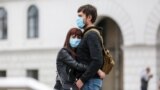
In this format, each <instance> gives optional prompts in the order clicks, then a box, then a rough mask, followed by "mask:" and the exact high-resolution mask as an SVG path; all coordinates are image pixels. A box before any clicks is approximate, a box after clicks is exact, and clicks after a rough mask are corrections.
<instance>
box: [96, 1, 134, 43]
mask: <svg viewBox="0 0 160 90" xmlns="http://www.w3.org/2000/svg"><path fill="white" fill-rule="evenodd" d="M98 4H100V3H98ZM101 4H102V3H101ZM103 4H104V2H103ZM99 8H101V9H100V10H98V11H99V12H98V13H99V19H102V17H103V16H105V17H109V18H111V19H113V20H114V21H115V22H116V23H117V25H118V26H119V27H120V30H121V32H122V37H123V41H124V45H127V46H128V45H132V44H133V43H135V38H134V36H135V32H134V27H133V24H132V21H131V18H130V16H129V15H128V13H127V12H126V11H125V9H124V8H122V7H121V6H120V5H119V4H118V3H116V2H111V1H107V2H106V3H105V6H101V5H99Z"/></svg>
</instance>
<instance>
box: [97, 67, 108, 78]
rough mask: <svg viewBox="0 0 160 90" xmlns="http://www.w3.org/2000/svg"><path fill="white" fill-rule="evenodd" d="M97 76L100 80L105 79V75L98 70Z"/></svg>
mask: <svg viewBox="0 0 160 90" xmlns="http://www.w3.org/2000/svg"><path fill="white" fill-rule="evenodd" d="M98 75H99V76H100V78H101V79H104V78H105V77H106V74H105V73H104V72H103V71H102V70H100V69H99V70H98Z"/></svg>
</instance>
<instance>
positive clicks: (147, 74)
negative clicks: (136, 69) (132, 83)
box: [141, 67, 153, 90]
mask: <svg viewBox="0 0 160 90" xmlns="http://www.w3.org/2000/svg"><path fill="white" fill-rule="evenodd" d="M152 77H153V75H152V74H151V73H150V68H149V67H147V68H146V69H145V71H144V72H143V73H142V76H141V90H147V88H148V82H149V80H150V79H151V78H152Z"/></svg>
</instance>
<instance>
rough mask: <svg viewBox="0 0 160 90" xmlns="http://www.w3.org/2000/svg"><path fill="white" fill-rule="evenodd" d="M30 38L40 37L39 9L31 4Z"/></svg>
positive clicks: (29, 14) (28, 32)
mask: <svg viewBox="0 0 160 90" xmlns="http://www.w3.org/2000/svg"><path fill="white" fill-rule="evenodd" d="M27 34H28V35H27V36H28V38H37V37H38V9H37V7H36V6H34V5H31V6H30V7H29V9H28V31H27Z"/></svg>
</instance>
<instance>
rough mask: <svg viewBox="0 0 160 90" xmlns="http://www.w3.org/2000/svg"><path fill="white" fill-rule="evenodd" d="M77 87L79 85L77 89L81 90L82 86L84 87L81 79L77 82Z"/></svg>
mask: <svg viewBox="0 0 160 90" xmlns="http://www.w3.org/2000/svg"><path fill="white" fill-rule="evenodd" d="M76 85H77V87H78V88H79V90H80V89H81V88H82V86H83V82H82V80H81V79H79V80H78V81H77V82H76Z"/></svg>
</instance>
